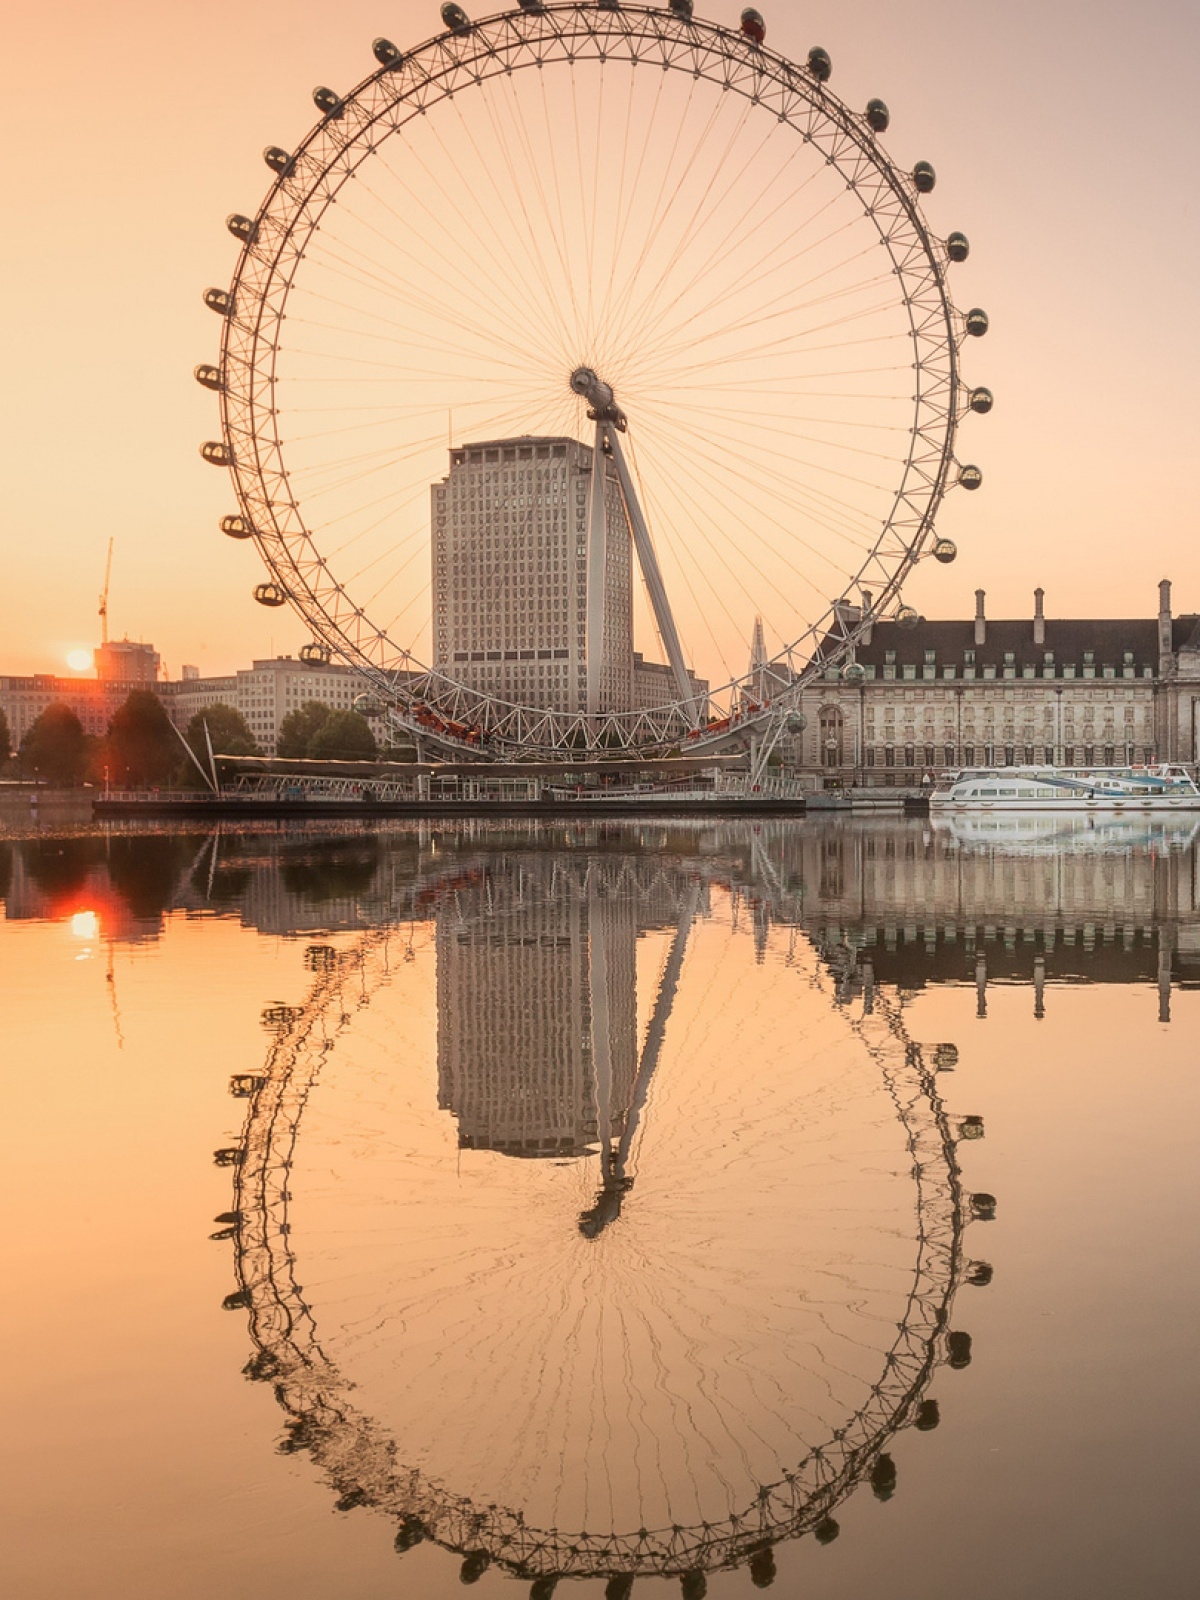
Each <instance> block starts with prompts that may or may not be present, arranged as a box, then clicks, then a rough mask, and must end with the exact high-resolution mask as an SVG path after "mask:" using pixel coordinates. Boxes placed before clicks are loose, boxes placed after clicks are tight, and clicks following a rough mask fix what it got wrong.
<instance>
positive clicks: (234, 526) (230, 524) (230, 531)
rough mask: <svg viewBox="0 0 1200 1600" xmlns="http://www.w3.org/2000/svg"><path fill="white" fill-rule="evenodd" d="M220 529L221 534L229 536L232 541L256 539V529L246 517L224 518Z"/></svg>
mask: <svg viewBox="0 0 1200 1600" xmlns="http://www.w3.org/2000/svg"><path fill="white" fill-rule="evenodd" d="M220 528H221V532H222V533H224V534H226V535H228V537H229V538H230V539H252V538H253V537H254V529H253V528H252V527H251V526H250V524H249V523H248V522H247V521H246V519H245V517H239V516H236V515H234V516H228V517H222V518H221V522H220Z"/></svg>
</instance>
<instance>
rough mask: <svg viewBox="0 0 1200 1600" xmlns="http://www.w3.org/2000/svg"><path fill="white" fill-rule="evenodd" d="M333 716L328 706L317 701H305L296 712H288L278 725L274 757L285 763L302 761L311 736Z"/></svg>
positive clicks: (306, 752)
mask: <svg viewBox="0 0 1200 1600" xmlns="http://www.w3.org/2000/svg"><path fill="white" fill-rule="evenodd" d="M332 715H333V712H332V710H331V709H330V708H329V706H323V705H322V704H321V702H320V701H319V700H306V701H305V702H304V704H303V705H302V706H300V707H299V708H298V710H296V711H289V712H288V714H287V716H286V717H284V719H283V721H282V722H281V723H280V724H279V737H278V738H277V739H276V741H275V753H276V755H280V756H283V757H284V759H285V760H287V761H302V760H303V759H304V757H305V756H306V755H307V754H308V746H309V743H310V742H311V740H312V737H313V735H314V734H315V733H316V732H317V730H318V729H319V728H323V727H324V726H325V724H326V723H327V722H328V721H329V719H330V717H331V716H332Z"/></svg>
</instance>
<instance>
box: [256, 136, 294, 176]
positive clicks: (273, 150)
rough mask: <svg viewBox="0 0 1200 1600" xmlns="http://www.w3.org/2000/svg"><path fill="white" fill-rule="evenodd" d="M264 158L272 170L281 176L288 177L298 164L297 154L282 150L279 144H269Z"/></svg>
mask: <svg viewBox="0 0 1200 1600" xmlns="http://www.w3.org/2000/svg"><path fill="white" fill-rule="evenodd" d="M263 160H264V161H265V162H266V163H267V165H268V166H269V167H270V169H271V171H272V172H276V173H278V174H279V176H280V177H281V178H286V177H287V176H288V174H289V173H290V172H291V170H292V168H293V167H294V166H295V165H296V158H295V156H290V155H288V153H287V151H286V150H281V149H280V148H279V146H278V145H277V144H269V145H268V146H267V148H266V149H265V150H264V151H263Z"/></svg>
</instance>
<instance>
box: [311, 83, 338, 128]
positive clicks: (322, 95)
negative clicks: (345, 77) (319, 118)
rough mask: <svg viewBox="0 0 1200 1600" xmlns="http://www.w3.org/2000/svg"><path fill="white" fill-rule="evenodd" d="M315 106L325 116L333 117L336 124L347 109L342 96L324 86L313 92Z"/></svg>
mask: <svg viewBox="0 0 1200 1600" xmlns="http://www.w3.org/2000/svg"><path fill="white" fill-rule="evenodd" d="M313 105H315V106H316V108H317V110H318V111H320V112H322V113H323V114H324V115H325V116H327V117H331V118H332V119H333V120H334V121H335V122H336V121H337V120H338V118H339V117H341V115H342V113H343V112H344V111H345V109H346V105H345V101H344V100H343V99H342V97H341V95H340V94H336V93H335V92H334V91H333V90H332V89H326V88H324V87H323V86H322V87H320V88H317V89H314V90H313Z"/></svg>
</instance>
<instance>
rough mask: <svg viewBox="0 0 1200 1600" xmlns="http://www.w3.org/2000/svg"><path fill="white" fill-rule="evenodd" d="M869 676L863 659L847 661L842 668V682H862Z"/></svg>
mask: <svg viewBox="0 0 1200 1600" xmlns="http://www.w3.org/2000/svg"><path fill="white" fill-rule="evenodd" d="M866 676H867V669H866V667H864V666H863V664H862V662H861V661H847V663H846V665H845V666H844V667H843V668H842V682H843V683H850V684H858V683H862V682H863V680H864V679H865V678H866Z"/></svg>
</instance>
